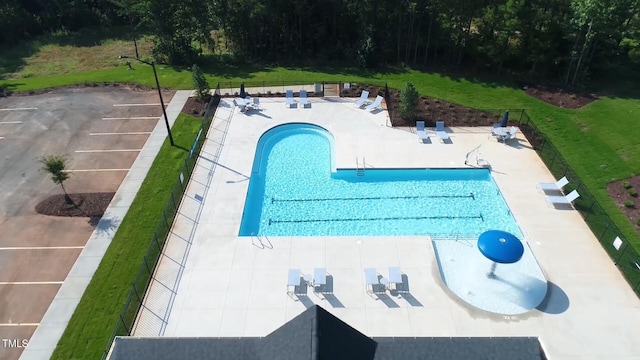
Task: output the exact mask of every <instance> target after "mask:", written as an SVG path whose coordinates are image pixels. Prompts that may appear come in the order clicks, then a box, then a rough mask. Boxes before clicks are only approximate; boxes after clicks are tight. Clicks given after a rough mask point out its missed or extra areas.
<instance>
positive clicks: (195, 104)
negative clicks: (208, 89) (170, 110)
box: [182, 96, 209, 117]
mask: <svg viewBox="0 0 640 360" xmlns="http://www.w3.org/2000/svg"><path fill="white" fill-rule="evenodd" d="M208 103H209V99H204V100H202V101H200V100H198V98H196V97H193V96H192V97H190V98H188V99H187V102H186V103H185V104H184V106H183V107H182V112H183V113H184V114H187V115H191V116H196V117H202V116H204V113H205V112H206V111H207V104H208Z"/></svg>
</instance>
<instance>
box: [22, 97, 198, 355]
mask: <svg viewBox="0 0 640 360" xmlns="http://www.w3.org/2000/svg"><path fill="white" fill-rule="evenodd" d="M190 95H191V91H190V90H181V91H177V92H176V94H175V95H174V96H173V99H172V100H171V103H169V105H168V106H167V109H166V112H167V117H168V119H169V123H170V125H172V126H173V123H174V122H175V120H176V118H177V117H178V115H179V114H180V111H181V110H182V107H183V106H184V104H185V103H186V101H187V99H188V98H189V96H190ZM166 137H167V130H166V127H165V124H164V120H163V119H162V118H158V123H157V124H156V127H155V128H154V129H153V132H152V133H151V135H149V138H148V139H147V142H146V143H145V145H144V147H143V148H142V150H141V151H140V153H139V154H138V157H137V158H136V161H135V162H134V163H133V165H132V166H131V169H129V172H128V174H127V176H126V177H125V178H124V180H123V181H122V184H120V187H119V188H118V191H117V192H116V194H115V195H114V197H113V200H111V203H110V204H109V207H108V208H107V210H106V211H105V213H104V215H103V216H102V219H101V220H100V222H99V223H98V225H97V226H96V228H95V230H94V231H93V234H91V237H90V238H89V240H88V241H87V244H86V246H85V247H84V249H83V250H82V252H81V253H80V256H79V257H78V259H77V260H76V263H75V264H74V266H73V267H72V268H71V271H70V272H69V274H68V275H67V277H66V279H65V280H64V283H63V284H62V286H61V287H60V290H59V291H58V294H57V295H56V297H55V299H54V300H53V302H52V303H51V305H50V306H49V309H48V310H47V312H46V313H45V315H44V317H43V318H42V321H41V322H40V325H39V326H38V328H37V329H36V331H35V333H34V334H33V336H32V337H31V340H30V341H29V345H28V346H27V348H26V349H25V350H24V352H23V353H22V356H21V357H20V359H24V360H29V359H38V360H40V359H49V358H51V355H52V354H53V351H54V349H55V348H56V345H57V344H58V341H59V340H60V338H61V337H62V333H63V332H64V330H65V328H66V327H67V324H68V323H69V320H70V319H71V315H73V312H74V311H75V309H76V306H77V305H78V303H79V302H80V298H82V295H83V294H84V291H85V289H86V288H87V285H89V282H90V281H91V278H92V277H93V274H94V273H95V271H96V269H97V268H98V265H99V264H100V261H102V257H103V256H104V254H105V252H106V251H107V248H108V247H109V245H110V244H111V240H112V239H113V236H114V235H115V234H116V232H117V231H118V227H119V226H120V224H121V223H122V220H123V219H124V217H125V215H126V214H127V211H129V207H130V206H131V203H132V202H133V199H134V198H135V196H136V194H137V193H138V190H139V189H140V185H142V182H143V181H144V178H145V177H146V176H147V172H148V171H149V168H150V167H151V164H152V163H153V160H154V159H155V158H156V156H157V155H158V152H159V151H160V147H161V146H162V144H163V143H164V141H165V138H166Z"/></svg>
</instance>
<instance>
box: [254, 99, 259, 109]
mask: <svg viewBox="0 0 640 360" xmlns="http://www.w3.org/2000/svg"><path fill="white" fill-rule="evenodd" d="M253 108H254V109H260V98H257V97H254V98H253Z"/></svg>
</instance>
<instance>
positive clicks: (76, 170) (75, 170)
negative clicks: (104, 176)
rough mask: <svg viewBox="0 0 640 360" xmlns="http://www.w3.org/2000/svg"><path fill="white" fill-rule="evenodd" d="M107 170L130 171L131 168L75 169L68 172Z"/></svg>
mask: <svg viewBox="0 0 640 360" xmlns="http://www.w3.org/2000/svg"><path fill="white" fill-rule="evenodd" d="M100 171H102V172H107V171H129V169H74V170H67V172H100Z"/></svg>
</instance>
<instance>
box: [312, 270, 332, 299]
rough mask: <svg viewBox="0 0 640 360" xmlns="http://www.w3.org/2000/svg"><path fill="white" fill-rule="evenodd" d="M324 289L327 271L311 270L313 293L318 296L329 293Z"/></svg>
mask: <svg viewBox="0 0 640 360" xmlns="http://www.w3.org/2000/svg"><path fill="white" fill-rule="evenodd" d="M326 287H327V269H325V268H315V269H313V292H314V293H318V294H326V293H329V291H327V288H326Z"/></svg>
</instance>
